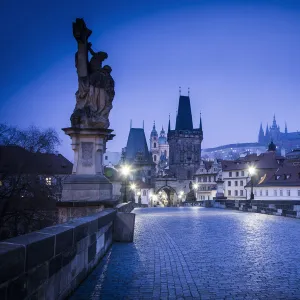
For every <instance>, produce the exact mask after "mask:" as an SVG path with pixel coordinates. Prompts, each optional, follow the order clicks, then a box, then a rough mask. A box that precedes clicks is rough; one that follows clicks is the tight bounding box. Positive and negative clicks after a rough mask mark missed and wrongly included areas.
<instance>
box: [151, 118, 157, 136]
mask: <svg viewBox="0 0 300 300" xmlns="http://www.w3.org/2000/svg"><path fill="white" fill-rule="evenodd" d="M154 136H158V134H157V131H156V128H155V121H154V122H153V128H152V131H151V137H154Z"/></svg>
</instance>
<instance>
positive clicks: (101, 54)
mask: <svg viewBox="0 0 300 300" xmlns="http://www.w3.org/2000/svg"><path fill="white" fill-rule="evenodd" d="M94 57H96V58H97V60H101V61H104V60H105V59H107V58H108V55H107V53H106V52H103V51H99V52H97V53H96V54H95V55H94Z"/></svg>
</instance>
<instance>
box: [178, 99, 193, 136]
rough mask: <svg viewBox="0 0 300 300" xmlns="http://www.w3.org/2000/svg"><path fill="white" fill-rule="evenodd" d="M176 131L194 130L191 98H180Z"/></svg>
mask: <svg viewBox="0 0 300 300" xmlns="http://www.w3.org/2000/svg"><path fill="white" fill-rule="evenodd" d="M175 128H176V130H193V119H192V111H191V103H190V97H189V96H180V97H179V103H178V113H177V118H176V127H175Z"/></svg>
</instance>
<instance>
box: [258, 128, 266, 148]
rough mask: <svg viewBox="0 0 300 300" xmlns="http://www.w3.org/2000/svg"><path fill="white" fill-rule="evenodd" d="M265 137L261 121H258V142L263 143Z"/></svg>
mask: <svg viewBox="0 0 300 300" xmlns="http://www.w3.org/2000/svg"><path fill="white" fill-rule="evenodd" d="M264 138H265V134H264V130H263V128H262V123H260V128H259V133H258V142H259V143H261V144H263V142H264Z"/></svg>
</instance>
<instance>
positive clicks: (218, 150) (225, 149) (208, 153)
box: [202, 143, 267, 160]
mask: <svg viewBox="0 0 300 300" xmlns="http://www.w3.org/2000/svg"><path fill="white" fill-rule="evenodd" d="M266 151H267V146H266V145H264V144H260V143H237V144H228V145H223V146H219V147H214V148H206V149H203V150H202V158H203V159H205V160H214V159H223V160H235V159H238V158H239V157H240V156H246V155H248V154H257V155H259V154H261V153H264V152H266Z"/></svg>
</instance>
